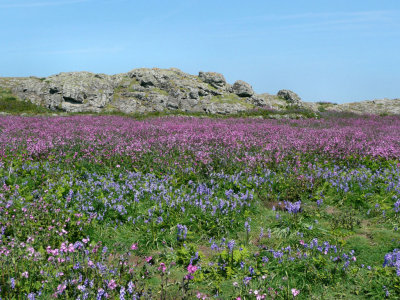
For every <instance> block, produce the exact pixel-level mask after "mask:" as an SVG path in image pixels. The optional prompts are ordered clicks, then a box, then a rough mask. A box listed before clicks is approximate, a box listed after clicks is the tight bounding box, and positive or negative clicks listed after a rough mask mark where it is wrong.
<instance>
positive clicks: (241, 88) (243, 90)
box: [232, 80, 254, 97]
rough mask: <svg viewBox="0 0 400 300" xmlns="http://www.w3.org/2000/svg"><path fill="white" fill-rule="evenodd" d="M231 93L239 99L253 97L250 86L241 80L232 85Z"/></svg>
mask: <svg viewBox="0 0 400 300" xmlns="http://www.w3.org/2000/svg"><path fill="white" fill-rule="evenodd" d="M232 91H233V92H234V93H235V94H236V95H238V96H239V97H251V96H253V95H254V91H253V88H252V87H251V85H250V84H248V83H247V82H244V81H242V80H238V81H236V82H235V83H234V84H233V86H232Z"/></svg>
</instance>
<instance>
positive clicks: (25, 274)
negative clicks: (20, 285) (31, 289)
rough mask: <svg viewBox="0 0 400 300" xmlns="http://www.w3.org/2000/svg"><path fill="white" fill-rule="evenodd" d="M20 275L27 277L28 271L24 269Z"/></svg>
mask: <svg viewBox="0 0 400 300" xmlns="http://www.w3.org/2000/svg"><path fill="white" fill-rule="evenodd" d="M21 276H22V277H25V278H28V277H29V273H28V271H25V272H24V273H22V274H21Z"/></svg>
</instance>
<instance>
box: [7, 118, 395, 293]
mask: <svg viewBox="0 0 400 300" xmlns="http://www.w3.org/2000/svg"><path fill="white" fill-rule="evenodd" d="M0 175H1V176H0V269H1V274H0V298H1V299H56V298H58V299H238V300H239V299H240V300H241V299H352V298H357V299H358V298H361V299H363V298H368V299H385V298H387V299H399V298H400V235H399V231H398V227H399V225H400V117H397V116H382V117H377V116H360V117H349V118H339V117H337V118H326V119H306V120H264V119H257V118H232V119H229V118H228V119H213V118H195V117H160V118H149V119H145V120H135V119H133V118H129V117H117V116H68V117H18V116H3V117H1V118H0Z"/></svg>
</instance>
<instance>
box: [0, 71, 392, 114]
mask: <svg viewBox="0 0 400 300" xmlns="http://www.w3.org/2000/svg"><path fill="white" fill-rule="evenodd" d="M0 89H2V90H3V92H4V91H8V92H9V93H10V94H11V96H14V97H16V98H19V99H21V100H23V101H25V102H31V103H32V104H35V105H37V106H39V107H43V108H46V109H49V110H51V111H64V112H75V113H76V112H90V113H92V112H95V113H99V112H122V113H128V114H130V113H149V112H165V111H182V112H186V113H208V114H222V115H227V114H237V113H241V112H245V111H250V110H254V109H257V108H264V109H272V110H274V111H277V112H279V111H286V110H287V109H293V108H297V109H298V108H300V109H308V110H312V111H314V112H324V111H328V112H329V111H335V112H352V113H358V114H359V113H361V114H362V113H368V114H398V113H399V112H400V100H399V99H395V100H387V99H385V100H376V101H364V102H357V103H348V104H340V105H336V104H331V103H322V102H321V103H310V102H303V101H301V99H300V97H299V96H298V95H297V94H295V93H294V92H292V91H289V90H281V91H279V92H278V93H277V95H270V94H266V93H265V94H256V93H255V92H254V91H253V88H252V86H251V85H250V84H248V83H247V82H244V81H242V80H238V81H236V82H235V83H233V84H232V85H231V84H229V83H227V82H226V80H225V78H224V76H223V75H222V74H219V73H215V72H199V74H198V75H197V76H196V75H190V74H187V73H184V72H182V71H181V70H179V69H175V68H171V69H158V68H154V69H145V68H142V69H134V70H132V71H130V72H128V73H121V74H116V75H106V74H94V73H90V72H69V73H60V74H57V75H52V76H49V77H46V78H38V77H2V78H0ZM2 111H4V110H3V109H2Z"/></svg>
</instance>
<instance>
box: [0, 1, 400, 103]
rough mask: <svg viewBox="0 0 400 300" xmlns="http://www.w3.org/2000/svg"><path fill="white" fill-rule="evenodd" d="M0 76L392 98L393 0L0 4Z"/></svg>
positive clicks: (397, 38)
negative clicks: (179, 73)
mask: <svg viewBox="0 0 400 300" xmlns="http://www.w3.org/2000/svg"><path fill="white" fill-rule="evenodd" d="M0 37H1V39H0V76H29V75H35V76H40V77H41V76H48V75H51V74H56V73H59V72H67V71H83V70H86V71H92V72H99V73H107V74H115V73H121V72H127V71H129V70H131V69H134V68H139V67H158V68H170V67H176V68H179V69H181V70H183V71H185V72H188V73H191V74H197V73H198V72H199V71H215V72H220V73H223V74H224V75H225V78H226V79H227V81H228V82H230V83H233V82H234V81H235V80H238V79H241V80H244V81H247V82H249V83H250V84H251V85H252V86H253V88H254V89H255V91H256V92H258V93H262V92H267V93H271V94H275V93H276V92H277V91H278V90H279V89H283V88H285V89H291V90H294V91H295V92H297V93H298V94H299V95H300V96H301V97H302V98H303V100H306V101H334V102H337V103H341V102H350V101H359V100H365V99H375V98H384V97H387V98H400V54H399V53H400V1H399V0H362V1H361V0H346V1H343V0H329V1H328V0H318V1H313V0H290V1H289V0H281V1H277V0H274V1H267V0H264V1H261V0H260V1H251V0H249V1H246V2H245V1H243V0H241V1H237V0H229V1H225V0H220V1H218V0H213V1H210V0H168V1H165V0H163V1H161V0H160V1H155V0H147V1H134V0H130V1H129V0H0Z"/></svg>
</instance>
